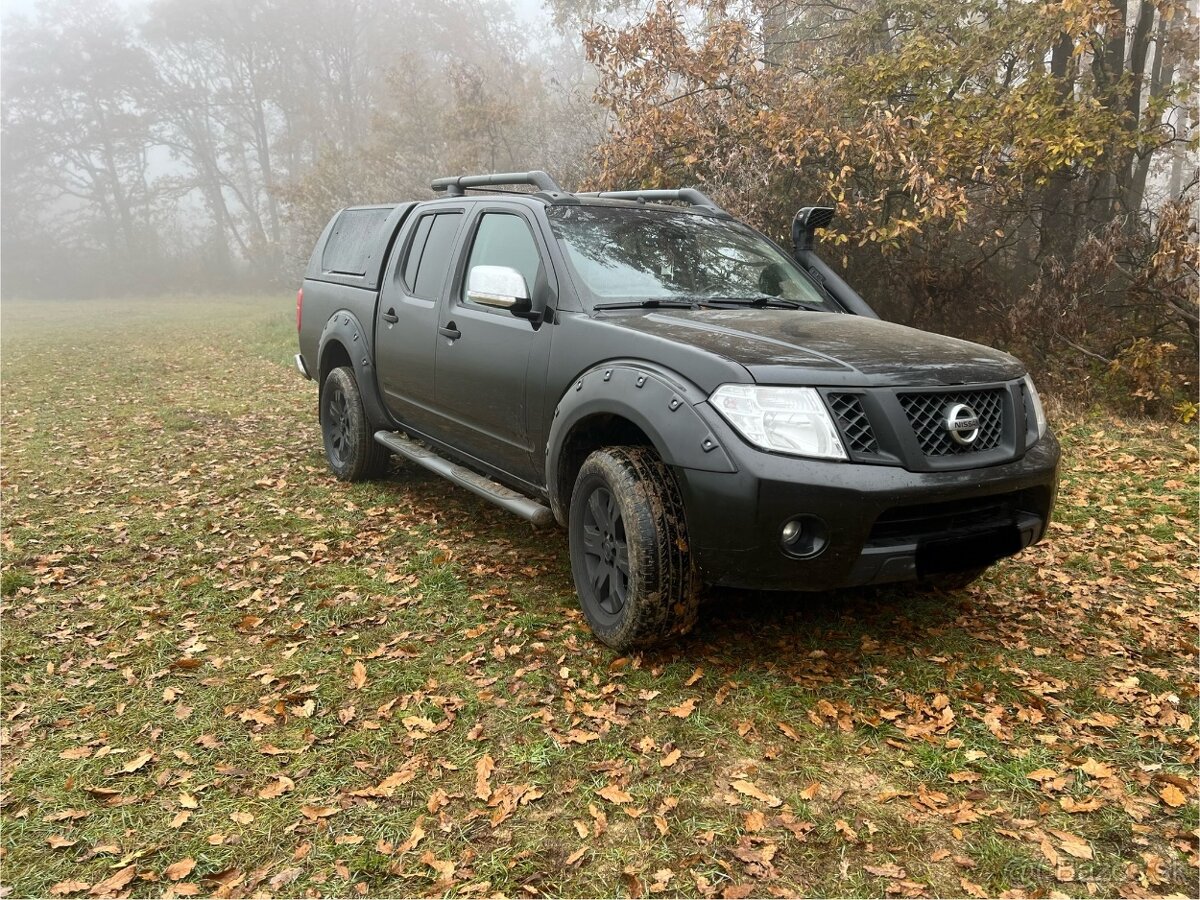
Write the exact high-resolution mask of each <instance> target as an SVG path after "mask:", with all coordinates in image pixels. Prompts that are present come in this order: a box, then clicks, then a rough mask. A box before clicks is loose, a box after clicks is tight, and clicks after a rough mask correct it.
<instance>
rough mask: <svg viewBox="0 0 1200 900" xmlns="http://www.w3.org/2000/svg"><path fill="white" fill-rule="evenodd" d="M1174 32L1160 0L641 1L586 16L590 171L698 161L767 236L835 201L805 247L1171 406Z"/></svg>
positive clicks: (1015, 345)
mask: <svg viewBox="0 0 1200 900" xmlns="http://www.w3.org/2000/svg"><path fill="white" fill-rule="evenodd" d="M1195 37H1196V23H1195V19H1194V17H1192V16H1191V15H1190V14H1189V13H1188V11H1187V9H1186V7H1185V6H1184V5H1182V4H1179V3H1173V2H1167V0H1164V2H1159V3H1151V2H1149V0H1147V2H1145V3H1142V4H1140V5H1138V6H1137V7H1136V8H1135V7H1134V6H1132V5H1127V4H1126V3H1124V2H1121V3H1119V4H1112V3H1109V2H1108V0H1071V2H1051V3H1037V4H1035V3H996V2H993V0H968V2H964V3H954V4H943V3H928V2H922V0H902V2H899V3H887V4H884V3H879V2H875V0H855V2H851V3H849V4H837V5H831V4H820V3H805V2H794V3H787V2H785V3H774V4H769V5H766V4H756V3H751V4H737V5H730V4H724V3H708V2H695V3H688V2H661V3H658V4H657V5H656V6H654V7H653V8H652V9H651V10H650V11H649V12H648V13H647V14H646V15H645V17H644V18H641V19H637V20H634V21H632V22H630V23H627V24H626V25H625V26H623V27H617V26H604V25H601V26H596V27H594V28H592V29H591V30H590V31H589V32H588V33H587V35H586V44H587V49H588V52H589V55H590V58H591V59H592V61H593V63H594V64H595V65H596V66H597V68H598V70H599V72H600V77H601V81H600V86H599V91H598V96H599V98H600V99H601V101H602V102H603V103H604V104H605V105H606V107H607V108H608V109H609V111H610V113H611V116H612V121H613V128H612V131H611V133H610V136H609V139H608V141H607V142H606V143H605V144H604V145H603V146H602V147H601V148H600V150H599V171H598V175H597V181H598V183H599V184H601V185H603V186H616V185H623V186H627V185H630V184H634V185H642V186H646V187H653V186H661V185H674V184H687V183H698V184H700V185H702V186H704V188H705V189H706V190H709V191H711V192H712V193H713V194H714V195H716V197H717V198H718V200H719V201H720V202H723V203H725V204H727V205H728V206H729V207H730V208H731V209H733V210H734V211H736V212H737V213H738V214H739V215H741V216H743V217H745V218H747V219H749V220H750V221H752V222H754V223H755V224H756V225H758V226H759V227H761V228H764V229H765V230H768V231H770V232H773V233H774V234H775V235H776V236H777V237H780V238H783V237H784V235H783V233H782V231H783V228H784V227H785V226H786V223H787V222H788V221H789V219H790V216H791V214H792V212H794V210H795V209H796V208H797V207H799V206H802V205H811V204H815V203H822V204H828V205H834V206H836V208H837V210H838V219H837V220H836V222H835V229H834V231H833V232H832V233H830V234H829V235H827V237H826V253H827V254H828V255H830V256H831V257H833V258H834V260H835V261H840V262H841V263H842V264H843V265H845V266H847V267H848V268H849V269H850V270H851V273H852V274H851V279H852V280H853V282H854V283H855V284H856V285H857V286H858V287H859V289H860V291H862V292H863V293H864V295H866V296H867V298H868V299H869V300H870V301H872V302H873V303H874V304H876V305H877V307H878V308H879V309H880V310H881V312H882V313H883V314H884V315H885V316H886V317H888V318H892V319H897V320H900V321H904V322H909V323H912V324H917V325H921V326H924V327H931V328H934V329H936V330H942V331H950V332H952V333H958V334H961V335H963V336H968V337H972V338H974V339H977V340H983V341H985V342H986V341H994V342H997V343H1000V344H1002V345H1005V346H1008V347H1010V348H1012V349H1014V350H1015V351H1018V352H1021V353H1022V354H1023V355H1026V356H1028V357H1030V358H1031V359H1030V361H1031V362H1032V363H1034V364H1035V365H1037V366H1038V367H1039V368H1040V369H1041V370H1042V374H1044V375H1047V376H1050V377H1051V378H1054V379H1057V380H1058V381H1059V383H1061V384H1065V383H1067V382H1070V383H1072V384H1075V385H1078V384H1079V383H1080V378H1081V377H1082V378H1083V379H1084V380H1085V381H1087V380H1089V379H1091V380H1094V381H1095V382H1096V383H1097V384H1098V385H1099V386H1100V387H1101V388H1102V389H1107V390H1108V391H1109V393H1110V394H1111V395H1112V397H1113V398H1114V399H1116V400H1117V401H1119V402H1122V403H1123V405H1125V406H1127V407H1130V408H1134V409H1137V410H1140V411H1143V412H1166V411H1170V410H1171V409H1175V410H1176V411H1184V410H1186V409H1187V408H1189V407H1190V405H1191V404H1190V401H1192V400H1194V397H1195V379H1194V377H1193V375H1194V372H1193V370H1194V364H1192V363H1193V362H1194V358H1195V355H1196V352H1197V348H1198V344H1197V331H1196V325H1197V305H1196V291H1197V281H1196V229H1195V225H1194V220H1193V218H1192V216H1191V215H1190V212H1191V210H1192V203H1193V202H1194V200H1195V198H1196V187H1195V175H1194V166H1193V168H1192V169H1191V170H1187V166H1186V163H1187V158H1186V155H1185V150H1186V149H1188V148H1194V146H1195V137H1194V127H1193V124H1192V123H1194V121H1195V119H1196V116H1195V114H1194V110H1193V109H1192V107H1193V105H1194V102H1195V95H1194V77H1195V65H1194V59H1193V58H1192V56H1191V55H1190V54H1189V53H1188V48H1189V47H1191V46H1193V45H1194V42H1195ZM1185 175H1187V176H1189V177H1190V181H1189V180H1185ZM1084 260H1087V262H1084ZM1097 267H1099V268H1097ZM1135 358H1136V360H1139V361H1140V362H1136V363H1135V362H1134V360H1135ZM1132 372H1137V373H1138V374H1137V375H1136V376H1133V381H1132V382H1130V381H1128V380H1127V379H1125V378H1124V377H1116V376H1117V375H1118V373H1124V374H1125V375H1128V374H1130V373H1132Z"/></svg>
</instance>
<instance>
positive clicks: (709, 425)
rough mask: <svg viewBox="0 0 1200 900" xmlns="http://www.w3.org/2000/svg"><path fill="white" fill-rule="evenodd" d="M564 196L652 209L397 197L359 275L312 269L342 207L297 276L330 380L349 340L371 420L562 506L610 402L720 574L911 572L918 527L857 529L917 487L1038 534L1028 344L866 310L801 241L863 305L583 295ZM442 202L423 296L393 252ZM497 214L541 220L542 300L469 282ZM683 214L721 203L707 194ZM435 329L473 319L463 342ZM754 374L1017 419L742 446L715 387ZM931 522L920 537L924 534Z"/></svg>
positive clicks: (1039, 459) (779, 577)
mask: <svg viewBox="0 0 1200 900" xmlns="http://www.w3.org/2000/svg"><path fill="white" fill-rule="evenodd" d="M566 202H570V203H594V204H597V205H604V206H609V207H622V206H624V207H630V208H637V209H640V210H643V211H644V210H646V209H647V206H646V205H645V204H638V203H634V202H631V201H626V200H615V199H604V198H594V197H586V196H582V195H580V196H573V195H570V194H558V193H541V194H533V195H520V196H504V197H498V196H454V197H451V198H447V199H441V200H435V201H430V202H427V203H421V204H412V203H408V204H401V205H398V206H396V207H395V208H394V210H393V212H392V213H391V214H390V215H389V217H388V220H387V225H386V227H385V230H386V231H387V233H386V234H380V235H378V236H377V237H376V238H375V242H376V244H377V246H378V247H380V248H383V249H384V250H385V251H386V258H385V259H381V260H379V263H378V265H379V268H378V271H374V270H372V271H371V272H368V273H367V275H366V276H364V277H363V278H362V279H361V280H360V281H359V282H358V283H349V282H348V280H347V277H346V276H343V275H336V274H331V273H326V272H322V271H320V260H321V250H322V246H323V243H324V241H325V240H326V239H327V238H328V235H329V234H330V230H331V228H332V227H333V223H332V222H331V224H330V226H329V227H327V228H326V230H325V233H324V234H323V235H322V239H321V241H320V242H318V245H317V248H316V250H315V251H314V253H313V257H312V262H310V265H309V270H308V272H307V273H306V277H305V281H304V316H303V325H302V328H301V332H300V335H299V342H300V351H301V355H302V357H303V360H304V362H305V365H306V367H307V369H308V370H309V371H310V372H313V373H314V374H316V375H317V377H318V378H320V377H323V375H324V373H325V372H326V371H328V368H329V367H330V365H331V364H332V363H331V360H334V359H335V358H336V357H337V355H338V354H343V355H345V356H348V358H349V359H350V361H351V364H352V365H353V367H354V371H355V374H356V377H357V379H358V382H359V385H360V388H361V391H362V393H363V396H364V402H365V403H366V405H367V408H368V413H369V415H370V417H371V420H372V423H373V424H374V426H375V427H377V428H382V429H388V430H402V431H405V432H407V433H409V434H411V435H413V436H415V437H419V438H421V439H423V440H425V441H427V442H428V443H429V444H431V445H432V446H434V447H435V448H436V449H438V450H439V451H440V452H442V453H445V454H446V455H449V456H452V457H454V458H457V459H459V460H460V461H462V462H464V463H465V464H466V465H468V466H470V467H471V468H473V469H475V470H477V471H479V472H483V473H485V474H487V475H488V476H489V477H491V478H494V479H496V480H498V481H500V482H502V483H504V484H507V485H509V486H510V487H512V488H514V489H516V490H518V491H520V492H522V493H524V494H526V495H527V496H531V497H535V498H537V499H539V500H541V501H545V502H548V503H549V504H550V505H551V508H552V509H553V510H554V513H555V517H556V518H557V519H558V521H559V522H560V524H561V523H564V522H565V520H566V510H567V499H568V498H567V497H566V492H567V491H569V490H570V486H571V478H570V477H569V476H570V473H569V472H564V469H563V467H564V455H563V449H564V447H565V446H566V443H567V442H568V440H569V439H570V438H571V435H572V434H573V432H574V430H575V429H576V428H579V427H583V426H587V425H589V424H590V423H594V422H597V421H601V420H600V419H597V418H596V417H598V416H600V417H602V416H619V417H621V418H623V419H625V420H626V421H628V422H630V423H632V424H633V425H635V426H636V427H637V428H638V429H640V430H641V431H642V432H643V433H644V434H645V435H646V436H647V438H649V440H650V441H651V442H652V443H653V444H654V446H655V449H656V450H657V451H658V453H659V455H660V456H661V457H662V459H663V460H664V461H665V462H666V463H667V464H668V465H670V466H671V467H672V468H673V470H674V472H675V474H676V477H677V478H678V480H679V483H680V488H681V491H682V494H683V498H684V502H685V508H686V516H687V522H688V529H689V541H690V543H691V545H692V550H693V553H694V557H695V558H696V560H697V561H698V565H699V567H700V571H701V574H702V576H703V577H704V579H705V580H706V581H708V582H710V583H718V584H729V585H740V586H746V587H760V588H780V589H789V590H821V589H826V588H830V587H835V586H838V585H847V584H865V583H872V582H879V581H889V580H899V579H904V578H912V577H915V575H916V574H917V558H918V556H919V553H918V549H919V548H918V542H917V541H915V540H912V541H908V542H905V541H891V539H889V541H890V543H888V542H885V544H883V545H880V546H875V545H866V542H867V541H868V536H869V535H870V534H871V530H872V525H873V524H874V523H875V521H876V520H877V519H878V518H879V516H881V515H884V514H886V513H888V511H889V510H895V509H897V508H902V507H908V506H912V505H914V504H935V503H968V504H969V503H971V502H973V500H974V499H978V498H990V497H995V496H997V495H1004V496H1008V495H1013V496H1014V497H1019V504H1020V509H1017V508H1016V507H1015V506H1014V507H1013V509H1012V510H1011V511H1010V512H1011V514H1010V515H1009V518H1010V519H1011V520H1012V521H1008V520H1005V521H1004V522H1002V523H999V524H997V525H996V526H995V529H993V531H992V532H987V533H985V535H984V536H983V537H982V538H979V537H978V536H975V537H973V538H972V540H973V541H974V542H975V543H973V544H972V546H973V547H974V546H976V545H977V544H979V543H980V541H982V544H983V545H984V546H985V547H986V546H987V534H988V533H990V534H994V535H995V536H996V541H997V543H996V546H997V547H1005V548H1008V549H1009V550H1011V547H1012V546H1013V545H1014V543H1013V542H1015V543H1019V544H1021V545H1025V544H1028V543H1031V542H1033V541H1035V540H1039V539H1040V538H1041V537H1042V535H1043V533H1044V531H1045V528H1046V525H1047V523H1048V522H1049V518H1050V513H1051V510H1052V508H1053V502H1054V494H1055V487H1056V480H1057V464H1058V458H1059V451H1058V444H1057V442H1056V441H1055V440H1054V437H1053V435H1050V434H1047V435H1046V436H1045V437H1044V438H1043V439H1042V440H1040V441H1037V442H1036V443H1034V439H1035V438H1036V435H1034V434H1033V433H1032V423H1031V420H1030V416H1029V414H1028V411H1027V410H1026V406H1027V404H1026V400H1025V397H1024V390H1023V387H1022V384H1021V382H1020V379H1021V378H1022V377H1023V376H1024V374H1025V370H1024V367H1023V366H1022V365H1021V363H1020V362H1019V361H1017V360H1016V359H1014V358H1013V357H1011V356H1009V355H1007V354H1005V353H1001V352H999V351H996V350H993V349H990V348H988V347H984V346H981V345H979V344H973V343H970V342H967V341H961V340H955V339H952V338H948V337H943V336H940V335H935V334H930V333H928V332H923V331H918V330H915V329H912V328H906V327H904V326H900V325H896V324H892V323H888V322H883V321H880V320H878V319H877V318H873V316H874V313H873V312H872V311H871V310H870V308H869V307H867V306H866V304H865V303H862V301H861V298H858V295H857V294H856V293H854V292H853V290H852V289H851V288H849V286H848V285H845V283H844V282H841V280H840V279H836V282H835V281H834V279H832V278H830V277H829V275H828V274H825V273H824V272H823V270H826V269H827V267H825V266H824V264H823V263H820V260H818V259H816V257H815V255H814V254H812V251H808V250H806V251H803V253H801V254H799V255H800V256H802V257H805V258H804V259H802V260H801V264H802V265H803V266H804V267H805V268H808V269H810V270H813V269H816V270H817V271H819V272H822V278H823V280H824V282H825V284H826V286H827V287H828V288H830V291H831V293H833V294H834V296H835V298H836V299H837V300H838V301H839V303H841V305H842V306H844V307H846V308H847V309H848V310H851V311H853V312H855V313H857V314H849V313H848V314H844V315H843V314H838V313H818V312H808V311H802V310H778V309H730V310H724V309H700V310H695V311H691V310H666V309H659V310H648V309H647V310H621V311H604V312H591V311H589V309H588V308H587V305H586V304H585V302H584V300H583V299H582V297H581V291H580V290H579V287H578V286H577V285H575V284H574V283H573V281H572V275H571V270H570V267H569V266H568V265H566V263H565V260H564V259H563V257H562V253H561V249H560V248H559V245H558V243H557V242H556V241H555V240H554V238H553V235H552V233H551V231H550V228H549V224H548V222H547V221H546V209H547V208H548V207H550V206H552V205H554V204H556V203H566ZM435 210H436V211H443V210H446V211H448V210H456V211H462V212H464V213H465V215H464V216H463V217H462V219H463V222H462V226H461V227H460V228H459V230H458V234H457V237H456V238H455V243H454V250H453V253H452V259H453V263H452V265H451V269H450V271H449V272H448V273H447V277H446V279H445V285H444V288H443V290H442V293H441V296H440V297H439V298H438V299H437V300H436V301H430V300H420V299H417V298H414V297H412V296H411V294H410V293H409V292H408V290H407V289H406V288H405V286H404V284H403V281H402V279H400V278H399V277H398V273H397V271H396V270H397V267H398V265H399V260H400V259H401V257H402V254H403V251H404V248H405V246H406V242H407V241H408V239H409V235H410V233H411V232H412V231H413V229H414V228H415V223H416V222H417V221H418V219H419V217H420V215H421V214H422V213H424V212H426V211H435ZM484 211H503V212H510V213H516V214H518V215H521V216H523V217H524V218H525V219H526V221H527V222H528V223H529V224H530V227H531V229H532V231H533V232H534V234H535V237H536V240H537V243H538V246H539V250H540V251H541V253H542V254H543V263H544V268H545V272H546V283H545V284H539V285H538V289H537V290H536V291H535V292H534V293H535V296H534V302H533V305H534V309H533V311H532V313H531V314H530V315H529V318H519V317H516V316H512V315H510V314H507V313H504V312H502V311H496V310H490V309H489V310H483V309H480V308H475V307H474V306H473V305H471V304H466V303H464V302H463V301H462V300H461V299H460V297H461V284H462V280H463V278H464V277H465V271H464V270H465V266H466V257H467V254H468V252H469V248H470V240H471V235H472V234H473V233H474V229H475V224H476V222H477V220H478V217H479V215H481V214H482V213H483V212H484ZM679 212H680V211H679V210H678V209H677V208H672V209H671V210H670V214H672V215H678V214H679ZM692 214H695V215H712V213H711V211H709V210H707V209H705V208H703V207H697V208H695V209H694V211H693V213H692ZM335 221H336V217H335ZM371 258H372V259H373V260H374V259H375V256H374V255H372V257H371ZM818 264H819V265H818ZM830 274H831V272H830ZM847 292H848V293H847ZM855 298H857V302H856V301H855ZM860 304H861V306H860ZM439 329H443V330H450V331H458V332H459V334H460V336H459V337H458V338H454V339H450V338H447V337H445V336H442V335H441V334H439ZM756 382H757V383H761V384H775V385H803V386H813V387H818V388H822V389H824V388H842V389H850V390H862V391H863V392H864V398H866V399H864V402H865V403H868V404H871V403H876V404H884V405H886V404H887V403H888V402H889V399H888V398H889V397H891V396H892V395H893V394H894V393H895V391H896V390H897V389H900V388H914V389H919V390H932V389H939V388H950V387H952V386H955V385H967V384H969V385H972V386H978V385H989V384H991V385H999V386H1002V387H1003V388H1004V389H1005V390H1007V391H1008V392H1009V394H1010V396H1011V401H1010V408H1011V410H1012V421H1011V422H1010V423H1009V425H1008V429H1009V430H1008V432H1007V433H1006V437H1005V440H1006V442H1007V443H1006V444H1005V446H1004V448H1002V451H1001V452H997V453H990V451H985V452H982V453H979V454H977V455H963V456H956V457H952V458H949V459H948V460H926V459H924V458H923V457H921V455H920V452H919V450H917V451H915V452H913V451H912V449H911V447H909V448H908V449H906V450H905V452H904V453H903V454H902V455H901V456H900V457H896V458H891V459H881V460H877V461H875V463H874V464H870V463H866V462H824V461H816V460H810V459H801V458H797V457H790V456H783V455H779V454H774V453H768V452H764V451H762V450H759V449H757V448H755V447H752V446H750V445H749V444H748V443H746V442H745V441H744V440H743V439H742V438H741V437H740V436H739V435H738V434H737V433H736V432H734V431H733V430H732V429H731V428H730V427H729V426H728V425H727V424H726V423H725V422H724V420H723V419H722V418H721V417H720V416H719V415H718V414H717V413H716V412H715V410H713V409H712V408H711V407H710V406H709V404H708V402H707V398H708V396H709V395H710V394H711V393H712V391H713V390H715V389H716V388H717V387H718V386H720V385H721V384H725V383H756ZM868 395H869V396H868ZM980 502H983V501H982V500H981V501H980ZM1013 502H1014V503H1017V502H1018V501H1016V500H1014V501H1013ZM798 514H809V515H815V516H819V517H820V518H821V519H822V520H823V521H824V522H825V523H826V526H827V536H828V539H829V540H828V545H827V548H826V549H825V550H824V552H822V553H820V554H819V555H817V556H816V557H814V558H812V559H806V560H798V559H795V558H793V557H790V556H788V555H787V554H786V553H784V552H783V550H782V548H781V546H780V544H779V538H778V534H779V529H780V528H782V526H783V524H784V522H786V521H787V520H788V518H790V517H792V516H795V515H798ZM1012 529H1015V531H1013V530H1012ZM1002 532H1003V534H1002ZM1013 535H1016V537H1014V536H1013ZM941 537H942V538H944V537H953V534H950V535H942V536H941ZM938 539H939V536H937V535H923V536H921V542H923V543H928V542H930V541H936V540H938ZM984 552H986V550H985V551H984ZM928 556H929V554H928V552H925V557H926V558H928Z"/></svg>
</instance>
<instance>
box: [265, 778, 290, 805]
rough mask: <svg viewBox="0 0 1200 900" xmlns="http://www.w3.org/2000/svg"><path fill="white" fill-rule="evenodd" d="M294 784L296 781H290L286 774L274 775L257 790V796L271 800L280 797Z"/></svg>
mask: <svg viewBox="0 0 1200 900" xmlns="http://www.w3.org/2000/svg"><path fill="white" fill-rule="evenodd" d="M295 786H296V782H294V781H292V779H290V778H288V777H287V776H286V775H276V776H275V780H274V781H272V782H271V783H270V784H268V785H267V786H266V787H264V788H263V789H262V790H261V791H259V792H258V798H259V799H260V800H273V799H275V798H276V797H282V796H283V795H284V794H286V793H287V792H288V791H290V790H291V789H292V788H294V787H295Z"/></svg>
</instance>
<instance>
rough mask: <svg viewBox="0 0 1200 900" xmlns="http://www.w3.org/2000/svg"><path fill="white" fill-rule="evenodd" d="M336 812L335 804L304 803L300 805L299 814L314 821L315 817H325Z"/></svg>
mask: <svg viewBox="0 0 1200 900" xmlns="http://www.w3.org/2000/svg"><path fill="white" fill-rule="evenodd" d="M337 812H338V808H337V807H336V806H310V805H308V804H305V805H304V806H302V807H300V814H301V815H302V816H304V818H306V819H312V820H313V821H314V822H315V821H316V820H317V819H327V818H329V817H330V816H332V815H335V814H336V813H337Z"/></svg>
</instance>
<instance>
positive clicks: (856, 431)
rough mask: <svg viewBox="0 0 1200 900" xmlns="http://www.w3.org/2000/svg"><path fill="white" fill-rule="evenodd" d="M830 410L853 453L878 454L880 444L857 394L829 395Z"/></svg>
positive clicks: (847, 446)
mask: <svg viewBox="0 0 1200 900" xmlns="http://www.w3.org/2000/svg"><path fill="white" fill-rule="evenodd" d="M826 399H828V400H829V408H830V409H831V410H833V416H834V418H835V419H837V426H838V430H839V431H841V433H842V439H843V440H845V442H846V449H847V450H849V451H850V452H851V453H878V452H879V442H878V441H876V440H875V432H874V431H873V430H872V429H871V421H870V419H868V418H867V414H866V413H865V412H864V411H863V408H862V403H861V402H860V401H859V399H858V395H857V394H829V395H828V396H827V398H826Z"/></svg>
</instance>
